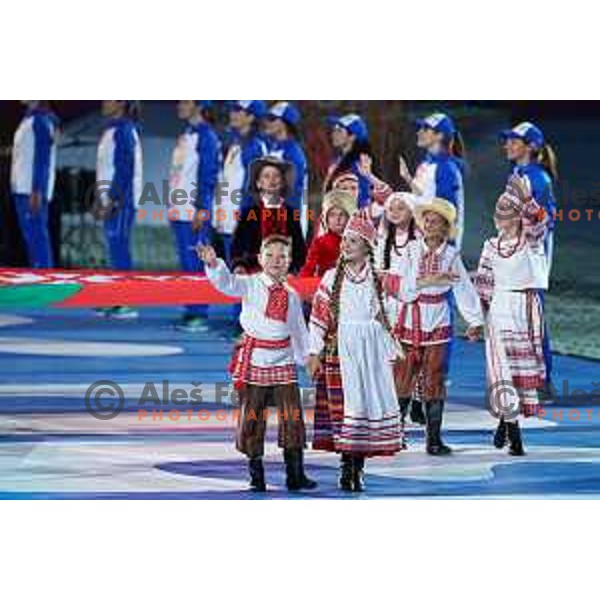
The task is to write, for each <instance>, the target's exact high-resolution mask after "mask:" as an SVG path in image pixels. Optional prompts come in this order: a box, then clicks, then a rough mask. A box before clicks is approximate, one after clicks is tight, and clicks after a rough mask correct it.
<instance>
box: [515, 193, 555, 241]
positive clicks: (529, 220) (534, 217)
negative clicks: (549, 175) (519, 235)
mask: <svg viewBox="0 0 600 600" xmlns="http://www.w3.org/2000/svg"><path fill="white" fill-rule="evenodd" d="M521 218H522V219H523V232H524V233H525V239H526V240H527V242H528V243H529V244H532V245H537V244H539V243H541V242H542V241H543V240H544V238H545V237H546V234H547V232H548V227H549V225H550V215H548V212H547V211H546V210H545V209H544V208H542V207H541V206H540V205H539V204H538V203H537V202H536V201H535V200H533V199H531V200H529V201H528V202H525V204H524V205H523V210H522V211H521Z"/></svg>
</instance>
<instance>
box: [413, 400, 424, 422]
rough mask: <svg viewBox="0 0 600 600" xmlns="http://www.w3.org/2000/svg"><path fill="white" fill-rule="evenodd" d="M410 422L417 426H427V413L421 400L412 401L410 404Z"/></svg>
mask: <svg viewBox="0 0 600 600" xmlns="http://www.w3.org/2000/svg"><path fill="white" fill-rule="evenodd" d="M410 420H411V421H412V422H413V423H416V424H417V425H425V424H426V419H425V413H424V412H423V403H422V402H421V401H420V400H416V399H415V398H413V399H412V402H411V404H410Z"/></svg>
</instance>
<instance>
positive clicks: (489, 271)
mask: <svg viewBox="0 0 600 600" xmlns="http://www.w3.org/2000/svg"><path fill="white" fill-rule="evenodd" d="M492 253H493V249H492V246H491V244H490V242H489V241H486V242H485V243H484V244H483V248H482V250H481V256H480V257H479V265H478V267H477V271H476V272H475V275H474V276H473V283H474V284H475V289H476V290H477V293H478V294H479V297H480V298H481V301H482V302H483V303H484V305H486V304H489V303H490V302H491V301H492V296H493V294H494V270H493V268H492Z"/></svg>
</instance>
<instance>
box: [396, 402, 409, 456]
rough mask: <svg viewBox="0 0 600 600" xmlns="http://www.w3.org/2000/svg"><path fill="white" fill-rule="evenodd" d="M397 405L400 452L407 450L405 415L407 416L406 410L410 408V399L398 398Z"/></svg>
mask: <svg viewBox="0 0 600 600" xmlns="http://www.w3.org/2000/svg"><path fill="white" fill-rule="evenodd" d="M398 404H399V405H400V427H401V429H402V450H406V449H407V448H408V446H407V444H406V415H407V414H408V408H409V406H410V398H399V399H398Z"/></svg>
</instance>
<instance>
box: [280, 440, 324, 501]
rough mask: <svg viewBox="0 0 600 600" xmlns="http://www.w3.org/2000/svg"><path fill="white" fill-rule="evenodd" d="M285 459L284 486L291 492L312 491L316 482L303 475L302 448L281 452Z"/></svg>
mask: <svg viewBox="0 0 600 600" xmlns="http://www.w3.org/2000/svg"><path fill="white" fill-rule="evenodd" d="M283 457H284V459H285V471H286V475H287V477H286V482H285V483H286V486H287V489H288V490H290V491H291V492H295V491H298V490H314V489H315V488H316V487H317V482H316V481H313V480H312V479H309V478H308V477H307V476H306V474H305V473H304V452H303V451H302V448H293V449H290V450H284V451H283Z"/></svg>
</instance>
